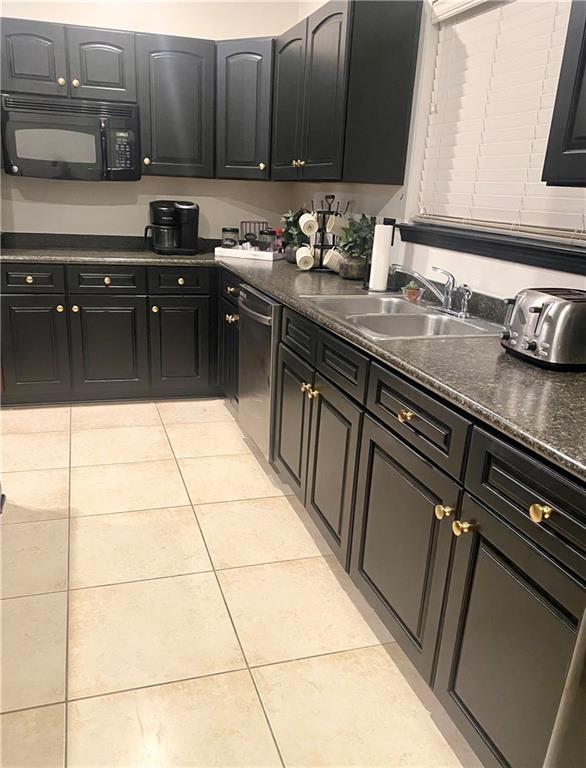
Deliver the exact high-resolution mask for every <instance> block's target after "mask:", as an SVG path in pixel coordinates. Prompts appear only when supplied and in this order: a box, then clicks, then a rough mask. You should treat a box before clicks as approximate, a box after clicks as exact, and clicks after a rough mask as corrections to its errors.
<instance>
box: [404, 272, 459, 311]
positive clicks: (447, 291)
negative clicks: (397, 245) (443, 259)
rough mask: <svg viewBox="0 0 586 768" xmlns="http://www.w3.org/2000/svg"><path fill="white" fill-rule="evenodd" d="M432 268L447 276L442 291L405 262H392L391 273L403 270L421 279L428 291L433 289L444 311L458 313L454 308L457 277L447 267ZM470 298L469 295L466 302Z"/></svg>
mask: <svg viewBox="0 0 586 768" xmlns="http://www.w3.org/2000/svg"><path fill="white" fill-rule="evenodd" d="M432 269H433V271H434V272H440V273H441V274H442V275H445V277H446V282H445V283H444V285H443V286H442V287H443V290H441V291H440V289H439V288H437V287H436V286H435V285H434V284H433V283H432V282H431V281H429V280H428V279H427V278H426V277H423V275H420V274H419V272H416V271H415V270H414V269H411V268H410V267H405V266H403V264H391V274H394V273H395V272H403V273H404V274H405V275H409V276H410V277H413V278H415V280H419V282H420V283H421V284H422V285H424V286H425V287H426V288H427V290H428V291H431V293H433V295H434V296H435V297H436V298H437V300H438V301H439V302H440V304H441V305H442V309H443V310H444V312H449V313H450V314H456V313H455V312H454V310H453V309H452V301H453V298H454V294H455V293H456V292H457V290H458V289H457V287H456V278H455V277H454V275H452V273H451V272H448V271H447V269H441V268H440V267H432ZM468 290H470V289H468ZM470 293H471V292H470ZM468 298H469V295H468V296H467V299H466V303H467V300H468ZM465 311H466V312H467V308H466V309H465Z"/></svg>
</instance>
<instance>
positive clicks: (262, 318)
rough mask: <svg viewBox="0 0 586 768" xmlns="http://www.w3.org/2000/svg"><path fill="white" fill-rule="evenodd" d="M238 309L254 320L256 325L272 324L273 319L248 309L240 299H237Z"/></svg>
mask: <svg viewBox="0 0 586 768" xmlns="http://www.w3.org/2000/svg"><path fill="white" fill-rule="evenodd" d="M238 309H239V310H240V312H241V313H243V314H245V315H248V316H249V317H250V318H252V319H253V320H255V321H256V322H257V323H262V324H263V325H272V324H273V318H272V317H271V316H270V315H269V316H268V317H267V315H261V314H260V312H255V311H254V310H253V309H250V308H249V307H247V306H246V304H245V303H244V301H243V300H242V297H240V298H239V299H238Z"/></svg>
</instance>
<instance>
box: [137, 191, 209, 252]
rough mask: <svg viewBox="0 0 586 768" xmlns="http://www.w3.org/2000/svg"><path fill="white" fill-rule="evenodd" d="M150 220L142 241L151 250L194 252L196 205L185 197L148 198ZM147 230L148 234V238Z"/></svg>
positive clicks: (197, 221) (195, 248)
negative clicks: (177, 198) (170, 198)
mask: <svg viewBox="0 0 586 768" xmlns="http://www.w3.org/2000/svg"><path fill="white" fill-rule="evenodd" d="M149 212H150V222H151V223H150V224H148V225H147V226H146V227H145V230H144V237H145V243H146V245H147V246H149V247H150V248H151V250H153V251H154V252H155V253H160V254H162V255H164V254H184V255H193V254H195V253H197V231H198V224H199V206H198V205H197V204H196V203H192V202H190V201H189V200H152V201H151V202H150V203H149ZM149 233H150V238H149Z"/></svg>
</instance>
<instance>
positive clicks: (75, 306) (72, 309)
mask: <svg viewBox="0 0 586 768" xmlns="http://www.w3.org/2000/svg"><path fill="white" fill-rule="evenodd" d="M71 311H72V312H79V307H78V306H77V304H74V305H73V306H72V307H71Z"/></svg>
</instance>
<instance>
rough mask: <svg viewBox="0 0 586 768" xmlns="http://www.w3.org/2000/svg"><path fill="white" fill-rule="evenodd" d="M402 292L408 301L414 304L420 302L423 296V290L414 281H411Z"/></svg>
mask: <svg viewBox="0 0 586 768" xmlns="http://www.w3.org/2000/svg"><path fill="white" fill-rule="evenodd" d="M402 291H403V296H404V297H405V298H406V299H407V301H412V302H413V303H416V302H418V301H419V299H420V298H421V297H422V296H423V288H422V287H421V286H420V285H417V283H416V282H415V281H414V280H410V281H409V282H408V283H407V285H405V286H404V287H403V288H402Z"/></svg>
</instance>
